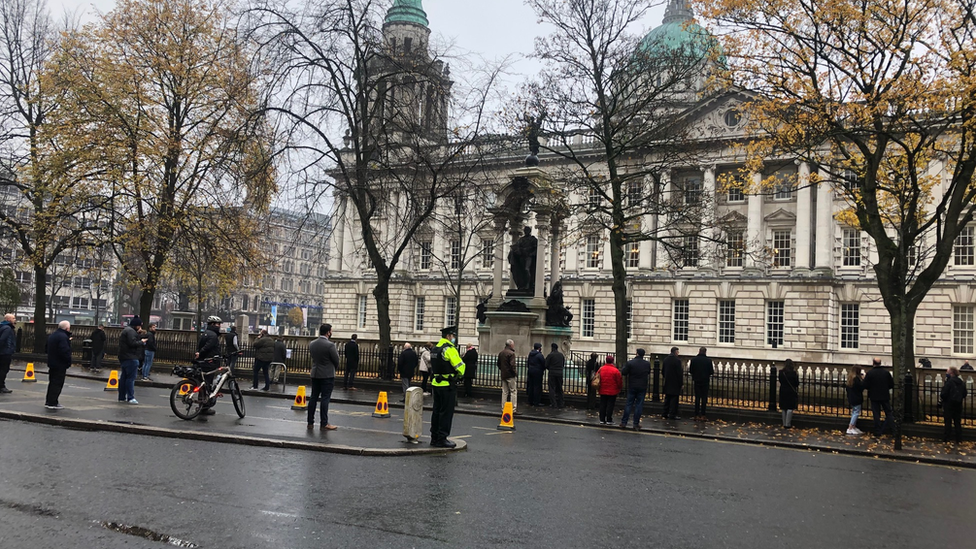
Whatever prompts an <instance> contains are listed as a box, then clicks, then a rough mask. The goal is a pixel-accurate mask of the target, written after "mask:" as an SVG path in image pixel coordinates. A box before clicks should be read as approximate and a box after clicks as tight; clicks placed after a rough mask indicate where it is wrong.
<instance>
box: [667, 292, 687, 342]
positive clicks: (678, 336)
mask: <svg viewBox="0 0 976 549" xmlns="http://www.w3.org/2000/svg"><path fill="white" fill-rule="evenodd" d="M673 310H674V313H673V314H672V316H671V318H672V322H671V324H672V326H673V328H672V335H671V339H673V340H674V341H688V310H689V307H688V300H687V299H675V300H674V305H673Z"/></svg>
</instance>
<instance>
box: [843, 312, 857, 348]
mask: <svg viewBox="0 0 976 549" xmlns="http://www.w3.org/2000/svg"><path fill="white" fill-rule="evenodd" d="M860 330H861V306H860V305H859V304H857V303H843V304H841V306H840V348H841V349H857V348H858V344H859V339H860Z"/></svg>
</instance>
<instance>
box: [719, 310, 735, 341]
mask: <svg viewBox="0 0 976 549" xmlns="http://www.w3.org/2000/svg"><path fill="white" fill-rule="evenodd" d="M718 342H719V343H735V301H734V300H722V301H719V302H718Z"/></svg>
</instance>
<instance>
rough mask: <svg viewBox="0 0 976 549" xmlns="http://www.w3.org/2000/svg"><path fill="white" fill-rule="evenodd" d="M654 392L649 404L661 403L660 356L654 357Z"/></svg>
mask: <svg viewBox="0 0 976 549" xmlns="http://www.w3.org/2000/svg"><path fill="white" fill-rule="evenodd" d="M653 377H654V392H653V393H652V397H651V402H661V356H660V355H654V376H653Z"/></svg>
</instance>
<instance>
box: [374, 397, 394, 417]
mask: <svg viewBox="0 0 976 549" xmlns="http://www.w3.org/2000/svg"><path fill="white" fill-rule="evenodd" d="M373 417H390V403H389V402H388V401H387V400H386V391H380V398H378V399H376V409H375V410H373Z"/></svg>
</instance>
